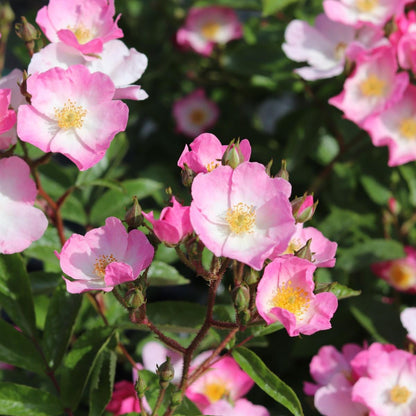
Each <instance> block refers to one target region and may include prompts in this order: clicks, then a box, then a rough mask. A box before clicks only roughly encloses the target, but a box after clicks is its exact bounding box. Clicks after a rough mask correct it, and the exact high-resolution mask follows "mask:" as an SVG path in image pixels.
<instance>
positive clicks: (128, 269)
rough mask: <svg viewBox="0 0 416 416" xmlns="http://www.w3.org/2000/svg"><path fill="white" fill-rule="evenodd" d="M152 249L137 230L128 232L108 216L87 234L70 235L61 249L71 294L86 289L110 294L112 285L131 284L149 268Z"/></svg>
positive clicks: (61, 259) (118, 222) (61, 258)
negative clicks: (101, 224)
mask: <svg viewBox="0 0 416 416" xmlns="http://www.w3.org/2000/svg"><path fill="white" fill-rule="evenodd" d="M153 253H154V249H153V246H152V245H151V244H150V243H149V241H148V240H147V238H146V236H145V235H144V234H143V233H142V232H141V231H138V230H132V231H130V232H129V233H127V231H126V229H125V228H124V226H123V224H122V223H121V221H120V220H119V219H118V218H115V217H110V218H107V219H106V221H105V225H104V226H103V227H100V228H95V229H93V230H91V231H88V232H87V233H86V234H85V236H82V235H79V234H73V235H72V236H71V237H70V238H69V239H68V240H67V241H66V243H65V244H64V246H63V247H62V251H61V253H60V254H58V253H57V252H55V254H56V255H57V256H58V258H59V260H60V265H61V269H62V271H63V272H64V273H65V274H67V275H68V276H70V277H71V278H72V279H73V280H69V279H66V278H65V277H64V280H65V282H66V288H67V290H68V292H70V293H82V292H86V291H89V290H103V291H105V292H109V291H111V290H113V288H114V286H116V285H119V284H121V283H125V282H130V281H133V280H135V279H137V277H138V276H139V274H140V272H141V271H142V270H144V269H146V268H147V267H148V266H150V263H151V262H152V259H153Z"/></svg>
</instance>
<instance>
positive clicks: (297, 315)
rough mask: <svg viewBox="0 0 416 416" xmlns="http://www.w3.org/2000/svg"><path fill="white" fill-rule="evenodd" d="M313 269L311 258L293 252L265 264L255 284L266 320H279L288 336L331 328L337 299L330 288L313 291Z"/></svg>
mask: <svg viewBox="0 0 416 416" xmlns="http://www.w3.org/2000/svg"><path fill="white" fill-rule="evenodd" d="M314 271H315V266H314V265H313V264H312V263H311V262H309V261H307V260H305V259H301V258H299V257H292V256H287V257H281V258H277V259H275V260H273V261H272V262H271V263H269V264H268V265H267V266H266V268H265V269H264V274H263V277H262V278H261V280H260V283H259V285H258V287H257V297H256V306H257V310H258V312H259V314H260V316H261V317H262V318H263V319H264V320H265V321H266V322H267V324H271V323H273V322H277V321H280V322H281V323H282V324H283V325H284V327H285V328H286V330H287V332H288V334H289V335H290V336H291V337H293V336H297V335H299V334H305V335H310V334H313V333H315V332H317V331H321V330H324V329H329V328H331V324H330V319H331V318H332V315H333V314H334V312H335V310H336V309H337V306H338V301H337V298H336V296H335V295H334V294H333V293H330V292H323V293H318V294H317V295H315V294H314V293H313V290H314V288H315V284H314V281H313V272H314Z"/></svg>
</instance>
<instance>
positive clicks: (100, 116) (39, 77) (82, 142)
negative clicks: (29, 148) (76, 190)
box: [17, 65, 128, 170]
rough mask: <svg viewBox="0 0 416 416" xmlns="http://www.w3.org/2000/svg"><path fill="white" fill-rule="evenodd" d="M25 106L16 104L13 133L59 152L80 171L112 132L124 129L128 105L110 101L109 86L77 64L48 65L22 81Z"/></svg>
mask: <svg viewBox="0 0 416 416" xmlns="http://www.w3.org/2000/svg"><path fill="white" fill-rule="evenodd" d="M27 90H28V92H29V93H30V94H31V95H32V99H31V105H22V106H20V108H19V112H18V117H17V133H18V135H19V137H20V138H21V139H22V140H23V141H26V142H29V143H31V144H33V145H34V146H37V147H39V148H40V149H41V150H43V151H44V152H59V153H62V154H64V155H65V156H67V157H68V158H69V159H71V160H72V161H73V162H74V163H75V164H76V165H77V167H78V168H79V169H80V170H86V169H88V168H90V167H91V166H93V165H95V164H96V163H98V162H99V161H100V160H101V159H102V158H103V156H104V154H105V152H106V150H107V149H108V147H109V146H110V144H111V141H112V140H113V138H114V136H115V135H116V134H117V133H118V132H120V131H123V130H124V129H125V128H126V124H127V119H128V107H127V106H126V104H124V103H123V102H122V101H118V100H117V101H116V100H113V97H114V92H115V87H114V84H113V82H112V81H111V79H110V78H109V77H108V76H107V75H105V74H103V73H101V72H95V73H93V74H91V73H90V72H89V71H88V69H87V68H85V67H84V66H83V65H74V66H71V67H69V68H68V69H66V70H65V69H62V68H53V69H50V70H49V71H46V72H42V73H39V74H34V75H32V76H31V77H29V79H28V80H27Z"/></svg>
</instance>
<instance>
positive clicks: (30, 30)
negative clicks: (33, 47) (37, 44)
mask: <svg viewBox="0 0 416 416" xmlns="http://www.w3.org/2000/svg"><path fill="white" fill-rule="evenodd" d="M20 19H21V20H22V23H16V24H15V25H14V29H15V31H16V35H17V36H19V38H20V39H23V40H24V41H25V42H26V43H27V42H34V41H35V40H37V39H39V37H40V33H39V31H38V30H37V29H36V28H35V27H34V26H33V25H32V24H30V23H29V22H28V21H27V20H26V17H24V16H22V17H21V18H20Z"/></svg>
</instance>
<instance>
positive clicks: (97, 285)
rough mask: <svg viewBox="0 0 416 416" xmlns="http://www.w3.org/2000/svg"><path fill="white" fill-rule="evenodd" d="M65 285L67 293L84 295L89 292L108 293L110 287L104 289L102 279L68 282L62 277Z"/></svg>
mask: <svg viewBox="0 0 416 416" xmlns="http://www.w3.org/2000/svg"><path fill="white" fill-rule="evenodd" d="M63 279H64V280H65V284H66V290H67V291H68V292H69V293H73V294H75V293H84V292H88V291H90V290H102V291H104V292H110V291H111V290H113V288H112V287H106V286H105V283H104V281H103V279H89V280H69V279H67V278H65V277H63Z"/></svg>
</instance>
